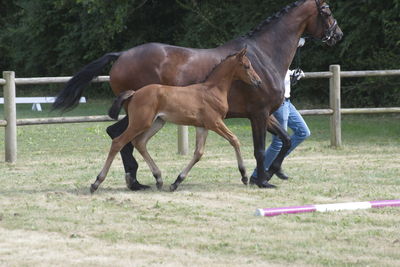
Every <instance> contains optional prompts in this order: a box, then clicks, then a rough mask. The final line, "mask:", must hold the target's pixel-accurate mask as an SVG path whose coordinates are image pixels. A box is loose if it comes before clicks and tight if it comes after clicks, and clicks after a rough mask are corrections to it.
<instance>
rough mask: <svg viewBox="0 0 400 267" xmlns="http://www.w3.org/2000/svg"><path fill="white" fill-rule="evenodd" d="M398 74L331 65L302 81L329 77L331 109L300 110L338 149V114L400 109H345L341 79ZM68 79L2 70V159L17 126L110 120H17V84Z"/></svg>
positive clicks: (182, 135) (183, 136) (8, 154)
mask: <svg viewBox="0 0 400 267" xmlns="http://www.w3.org/2000/svg"><path fill="white" fill-rule="evenodd" d="M393 75H400V70H378V71H341V70H340V66H339V65H331V66H330V67H329V71H327V72H307V73H305V77H304V78H305V79H314V78H328V79H329V80H330V82H329V90H330V97H329V98H330V101H329V102H330V108H328V109H312V110H300V113H301V114H302V115H329V116H330V120H331V126H330V131H331V134H330V136H331V146H333V147H340V146H341V144H342V138H341V132H342V131H341V114H370V113H400V108H398V107H394V108H347V109H343V108H341V106H340V87H341V85H340V84H341V79H342V78H348V77H368V76H393ZM70 78H71V77H42V78H15V73H14V72H13V71H4V72H3V79H1V78H0V85H2V86H3V89H4V120H0V127H5V160H6V162H11V163H12V162H15V161H16V160H17V126H22V125H35V124H55V123H79V122H101V121H112V120H111V119H110V118H109V117H108V116H84V117H55V118H36V119H17V118H16V104H15V89H16V86H17V85H26V84H54V83H65V82H67V81H68V80H69V79H70ZM93 81H94V82H108V81H109V76H99V77H97V78H96V79H94V80H93ZM178 152H179V153H180V154H187V153H188V128H187V126H179V127H178Z"/></svg>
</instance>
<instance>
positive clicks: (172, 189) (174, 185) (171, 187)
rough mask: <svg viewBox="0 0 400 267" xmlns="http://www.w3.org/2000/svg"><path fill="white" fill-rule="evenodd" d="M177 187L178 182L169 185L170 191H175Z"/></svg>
mask: <svg viewBox="0 0 400 267" xmlns="http://www.w3.org/2000/svg"><path fill="white" fill-rule="evenodd" d="M177 188H178V186H177V185H176V184H171V185H170V186H169V191H171V192H174V191H175V190H176V189H177Z"/></svg>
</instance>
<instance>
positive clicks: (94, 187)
mask: <svg viewBox="0 0 400 267" xmlns="http://www.w3.org/2000/svg"><path fill="white" fill-rule="evenodd" d="M97 188H98V186H96V185H95V184H91V185H90V193H91V194H93V193H94V192H95V191H96V190H97Z"/></svg>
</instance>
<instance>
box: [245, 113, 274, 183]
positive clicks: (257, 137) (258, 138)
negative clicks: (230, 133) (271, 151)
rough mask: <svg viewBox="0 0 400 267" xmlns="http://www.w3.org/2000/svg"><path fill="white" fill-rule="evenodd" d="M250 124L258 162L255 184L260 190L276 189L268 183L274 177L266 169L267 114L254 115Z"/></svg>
mask: <svg viewBox="0 0 400 267" xmlns="http://www.w3.org/2000/svg"><path fill="white" fill-rule="evenodd" d="M250 122H251V129H252V134H253V146H254V157H255V158H256V161H257V178H256V179H255V181H254V183H255V184H256V185H257V186H258V187H260V188H275V186H274V185H272V184H270V183H268V181H269V180H270V179H271V176H272V175H270V174H269V173H267V172H265V168H264V153H265V135H266V130H267V113H266V112H265V113H264V112H262V113H258V114H256V115H253V116H252V117H251V118H250Z"/></svg>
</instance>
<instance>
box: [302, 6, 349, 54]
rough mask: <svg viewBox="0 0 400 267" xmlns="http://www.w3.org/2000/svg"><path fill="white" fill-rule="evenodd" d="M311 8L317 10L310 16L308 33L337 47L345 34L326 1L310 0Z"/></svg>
mask: <svg viewBox="0 0 400 267" xmlns="http://www.w3.org/2000/svg"><path fill="white" fill-rule="evenodd" d="M307 2H308V3H307V4H308V5H309V6H310V8H313V9H315V11H314V12H312V14H313V15H312V16H310V18H309V21H308V23H307V27H306V30H305V31H306V33H309V34H311V35H312V36H314V37H316V38H319V39H321V40H322V41H323V42H324V43H326V44H327V45H329V46H333V45H335V44H336V43H337V42H338V41H340V40H341V39H342V37H343V32H342V30H341V29H340V27H339V25H338V24H337V21H336V19H335V18H334V17H333V14H332V11H331V10H330V8H329V5H328V4H327V3H326V1H325V0H308V1H307Z"/></svg>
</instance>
